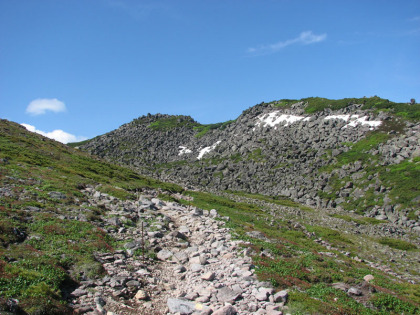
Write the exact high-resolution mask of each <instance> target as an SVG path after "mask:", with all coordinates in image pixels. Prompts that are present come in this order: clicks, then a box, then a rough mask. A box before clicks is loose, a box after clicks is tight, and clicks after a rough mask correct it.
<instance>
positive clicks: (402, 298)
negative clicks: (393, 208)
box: [181, 192, 420, 314]
mask: <svg viewBox="0 0 420 315" xmlns="http://www.w3.org/2000/svg"><path fill="white" fill-rule="evenodd" d="M187 194H188V195H190V196H192V197H194V200H193V201H192V202H191V201H186V200H181V202H183V203H185V204H192V205H195V206H197V207H200V208H203V209H208V210H210V209H218V211H219V213H220V214H221V215H224V216H228V217H229V221H228V222H227V226H228V227H230V228H232V229H233V233H234V235H235V236H236V237H237V238H238V239H241V240H244V241H247V242H249V247H250V248H252V249H253V250H254V251H255V252H256V256H255V257H254V262H255V264H256V265H257V268H258V269H257V270H258V275H259V277H260V279H261V280H267V281H270V282H271V283H272V284H273V285H274V286H275V287H277V288H278V289H290V290H291V291H290V301H289V303H288V306H289V308H290V310H291V311H292V314H308V313H310V314H315V313H317V314H320V313H321V314H400V313H404V314H414V313H417V312H419V311H420V309H419V303H420V287H419V286H418V285H412V284H409V283H407V282H404V281H400V280H398V279H396V278H394V277H392V276H390V275H388V274H386V273H384V272H381V271H379V270H377V269H373V268H370V267H369V266H368V265H367V264H365V263H363V262H359V261H357V260H355V259H352V258H351V257H354V256H355V255H357V254H358V247H357V245H356V242H357V239H356V238H354V236H352V235H348V234H343V233H342V232H339V231H337V230H333V229H329V228H326V227H324V226H322V227H321V226H311V225H308V224H306V228H305V229H302V228H297V227H295V226H293V225H292V224H291V223H290V221H287V220H282V219H280V218H278V217H273V215H271V214H269V212H270V211H265V210H269V209H264V208H263V207H261V206H258V205H257V204H258V202H257V203H255V204H254V203H251V204H250V203H240V202H235V201H233V200H231V199H229V198H227V197H221V196H215V195H212V194H208V193H202V192H187ZM235 194H237V193H235ZM251 196H252V195H250V194H247V197H251ZM253 197H255V199H256V200H264V201H270V199H272V198H270V197H268V196H262V195H259V196H258V195H255V196H253ZM272 201H273V202H274V203H276V204H281V205H284V202H285V201H284V200H276V199H272ZM287 205H288V206H292V207H293V206H295V207H296V208H297V209H300V210H303V211H308V209H306V208H307V207H304V208H302V207H301V206H299V205H294V204H292V203H288V204H287ZM363 223H364V224H379V223H381V222H376V221H375V222H369V221H364V222H363ZM302 225H305V220H304V219H303V220H302ZM305 230H306V231H307V232H312V233H314V234H312V235H313V236H308V235H307V234H306V233H305V232H304V231H305ZM250 231H260V232H262V233H264V235H265V236H267V237H268V239H269V240H261V239H257V238H253V237H250V236H249V235H247V234H246V232H250ZM316 238H322V239H324V240H326V241H328V242H329V243H330V244H331V245H333V246H334V247H336V248H340V249H341V250H342V251H349V252H351V253H353V254H351V255H350V257H348V256H346V255H343V254H342V253H341V252H340V251H337V250H330V252H331V253H333V254H334V255H337V256H336V257H328V256H325V255H321V254H320V253H321V252H325V251H326V248H325V247H323V246H321V245H319V244H318V243H316V242H314V239H316ZM362 241H363V240H362ZM363 242H364V241H363ZM380 242H381V243H383V244H387V245H395V244H393V243H392V241H390V240H380ZM397 243H398V246H402V245H405V246H408V247H409V248H405V249H407V250H415V251H418V249H417V248H415V246H413V247H411V246H412V245H411V244H410V243H404V242H398V241H397ZM264 251H268V252H269V253H270V254H271V257H270V256H265V255H262V253H263V252H264ZM367 274H371V275H373V276H374V277H375V279H374V280H373V282H372V283H371V284H370V285H368V286H369V287H370V288H371V290H373V291H375V293H373V294H371V295H370V296H369V300H368V301H367V302H366V304H367V305H370V307H365V306H364V305H363V304H361V303H358V302H357V301H355V300H354V299H353V298H351V297H349V296H348V295H346V294H345V293H344V292H342V291H340V290H338V289H334V288H332V287H331V284H332V283H333V282H345V283H347V284H349V285H353V286H357V285H358V284H362V283H363V282H364V281H363V277H364V276H365V275H367Z"/></svg>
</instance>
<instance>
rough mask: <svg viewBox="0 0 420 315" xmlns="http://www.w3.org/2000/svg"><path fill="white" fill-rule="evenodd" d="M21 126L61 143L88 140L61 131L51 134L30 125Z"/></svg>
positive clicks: (54, 131) (57, 130)
mask: <svg viewBox="0 0 420 315" xmlns="http://www.w3.org/2000/svg"><path fill="white" fill-rule="evenodd" d="M21 125H22V126H23V127H25V128H26V129H28V130H29V131H31V132H36V133H39V134H40V135H43V136H44V137H47V138H50V139H54V140H57V141H59V142H61V143H69V142H79V141H83V140H86V139H87V138H86V137H80V136H75V135H72V134H71V133H68V132H65V131H63V130H61V129H56V130H53V131H51V132H45V131H42V130H38V129H36V128H35V126H32V125H29V124H21Z"/></svg>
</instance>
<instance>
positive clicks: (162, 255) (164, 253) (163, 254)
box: [156, 249, 173, 260]
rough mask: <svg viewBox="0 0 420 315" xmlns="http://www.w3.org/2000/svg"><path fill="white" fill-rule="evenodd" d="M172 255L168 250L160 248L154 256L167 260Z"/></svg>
mask: <svg viewBox="0 0 420 315" xmlns="http://www.w3.org/2000/svg"><path fill="white" fill-rule="evenodd" d="M172 256H173V253H172V252H171V251H170V250H167V249H162V250H161V251H159V252H158V253H157V255H156V257H157V258H158V259H160V260H168V259H169V258H171V257H172Z"/></svg>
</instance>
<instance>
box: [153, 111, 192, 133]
mask: <svg viewBox="0 0 420 315" xmlns="http://www.w3.org/2000/svg"><path fill="white" fill-rule="evenodd" d="M196 126H199V123H197V122H195V121H194V120H193V119H192V118H191V117H188V116H182V115H180V116H169V117H165V118H161V119H159V120H156V121H154V122H152V123H150V125H149V128H150V129H153V130H156V131H169V130H172V129H175V128H182V127H187V128H194V127H196Z"/></svg>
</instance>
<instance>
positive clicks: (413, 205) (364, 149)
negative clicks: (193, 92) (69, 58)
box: [80, 97, 420, 230]
mask: <svg viewBox="0 0 420 315" xmlns="http://www.w3.org/2000/svg"><path fill="white" fill-rule="evenodd" d="M358 103H359V104H358ZM418 107H419V106H418V104H413V105H409V104H397V103H392V102H390V101H388V100H383V99H380V98H378V97H373V98H363V99H343V100H327V99H322V98H308V99H303V100H300V101H295V100H281V101H274V102H270V103H261V104H257V105H255V106H253V107H251V108H249V109H247V110H245V111H244V112H243V113H242V114H241V115H240V116H239V117H238V118H237V119H236V120H233V121H229V122H226V123H221V124H215V125H207V127H206V126H205V125H200V124H199V123H197V122H196V121H194V120H193V119H192V118H191V117H188V116H170V115H162V114H157V115H147V116H143V117H140V118H138V119H136V120H134V121H132V122H131V123H128V124H125V125H122V126H121V127H120V128H118V129H116V130H114V131H111V132H109V133H107V134H105V135H103V136H98V137H96V138H94V139H92V140H90V141H88V142H86V143H84V144H83V145H81V146H80V148H81V149H82V150H86V151H88V152H90V153H91V154H94V155H97V156H99V157H102V158H106V159H108V160H110V161H113V162H116V163H119V164H122V165H128V166H129V167H131V168H133V169H135V170H137V171H139V172H140V173H142V174H145V175H148V176H153V177H157V178H159V179H161V180H164V181H171V182H178V183H183V184H184V185H185V186H189V187H198V188H200V189H207V190H209V191H218V190H239V191H248V192H251V193H260V194H265V195H272V196H275V195H281V196H285V197H290V198H292V199H293V200H295V201H297V202H300V203H303V204H306V205H309V206H315V207H331V208H334V207H340V208H344V209H347V210H349V211H356V212H358V213H360V214H365V215H366V216H371V217H380V218H386V219H390V220H391V221H393V222H399V223H400V224H405V225H408V226H411V227H412V228H414V229H416V230H420V227H419V223H418V215H419V214H420V213H419V212H418V208H419V203H418V198H417V197H418V196H420V192H419V191H418V187H417V185H416V184H415V182H414V178H416V176H418V175H419V171H418V163H419V160H418V157H419V156H420V151H419V150H418V145H419V136H418V135H419V130H420V127H419V123H418V118H417V117H418V113H419V112H420V110H419V109H418ZM212 126H214V128H212ZM397 165H400V166H402V167H403V168H404V171H405V172H406V173H407V174H408V179H409V181H408V182H409V183H410V184H409V185H408V186H409V187H408V186H407V184H406V183H403V181H402V179H401V178H399V176H398V174H397V171H394V169H397V168H398V167H397ZM386 166H389V168H387V167H386ZM386 169H390V173H389V172H387V171H386ZM387 173H389V174H387ZM390 174H392V176H389V175H390ZM372 180H375V183H372ZM408 182H407V183H408ZM403 186H404V187H405V188H404V189H405V193H404V194H402V195H401V196H397V191H400V190H401V189H403V188H402V187H403ZM416 198H417V199H416Z"/></svg>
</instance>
